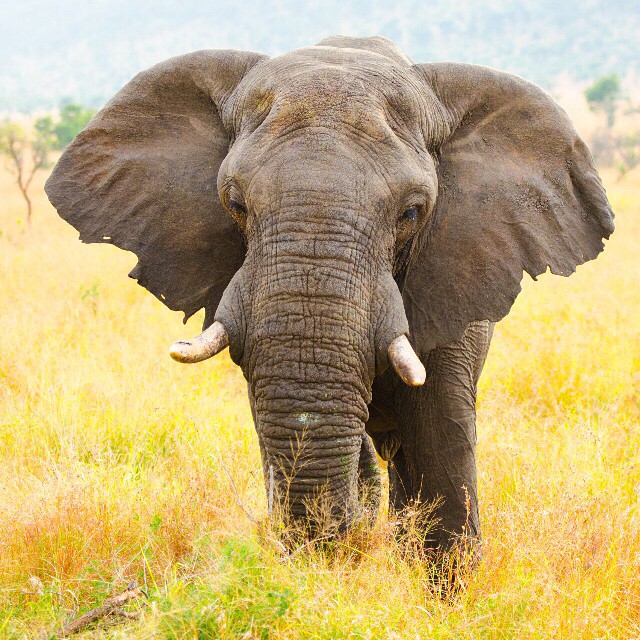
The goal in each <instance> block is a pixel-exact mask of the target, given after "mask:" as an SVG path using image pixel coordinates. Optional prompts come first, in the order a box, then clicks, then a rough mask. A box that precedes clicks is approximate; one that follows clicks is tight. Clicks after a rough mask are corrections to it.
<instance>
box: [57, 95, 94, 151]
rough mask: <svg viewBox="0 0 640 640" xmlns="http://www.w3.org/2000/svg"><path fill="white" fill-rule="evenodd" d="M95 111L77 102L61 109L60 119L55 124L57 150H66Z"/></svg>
mask: <svg viewBox="0 0 640 640" xmlns="http://www.w3.org/2000/svg"><path fill="white" fill-rule="evenodd" d="M95 113H96V111H95V109H88V108H85V107H83V106H82V105H80V104H76V103H75V102H69V103H67V104H65V105H64V106H63V107H62V109H60V119H59V120H58V122H56V123H54V124H53V129H52V131H53V134H54V136H55V139H56V148H57V149H64V148H65V147H66V146H67V145H68V144H69V143H70V142H71V141H72V140H73V139H74V138H75V137H76V136H77V135H78V134H79V133H80V131H82V130H83V129H84V128H85V127H86V126H87V123H88V122H89V120H91V118H93V116H94V115H95Z"/></svg>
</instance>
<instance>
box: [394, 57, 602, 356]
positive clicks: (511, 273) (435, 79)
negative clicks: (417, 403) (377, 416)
mask: <svg viewBox="0 0 640 640" xmlns="http://www.w3.org/2000/svg"><path fill="white" fill-rule="evenodd" d="M413 69H414V71H415V72H416V73H417V74H418V75H419V76H420V77H421V78H422V80H423V81H424V82H425V83H426V85H427V86H426V87H425V91H427V92H428V93H429V94H430V98H431V100H433V98H434V94H435V102H433V104H434V105H435V106H436V108H437V109H438V110H439V111H440V115H441V116H444V120H445V121H446V124H447V125H448V129H449V133H448V135H447V136H446V138H445V140H444V143H443V144H442V146H441V148H440V152H439V166H438V179H439V191H438V200H437V203H436V206H435V209H434V213H433V218H432V221H431V224H430V225H429V227H428V228H427V229H426V230H425V232H424V233H423V234H422V236H421V237H420V238H419V239H418V242H417V244H416V246H415V248H414V251H413V255H412V257H411V263H410V265H409V269H408V271H407V276H406V280H405V285H404V290H403V296H404V299H405V306H406V307H407V316H408V320H409V326H410V329H411V333H412V336H413V342H414V344H415V345H416V348H417V349H418V350H419V351H420V352H422V353H423V354H424V353H425V352H427V351H429V350H430V349H432V348H433V347H435V346H437V345H442V344H447V343H449V342H451V341H453V340H457V339H459V338H460V337H461V336H462V334H463V332H464V329H465V327H466V326H467V325H468V324H469V322H471V321H473V320H496V321H497V320H500V319H501V318H503V317H504V316H505V315H506V314H507V313H508V312H509V309H510V308H511V305H512V304H513V302H514V300H515V299H516V296H517V295H518V293H519V292H520V290H521V286H520V281H521V280H522V276H523V271H526V272H527V273H529V275H531V276H532V277H533V278H534V279H535V278H536V276H538V275H540V274H541V273H544V272H545V271H546V270H547V267H549V268H550V269H551V271H552V273H555V274H559V275H564V276H568V275H570V274H571V273H573V272H574V271H575V268H576V266H577V265H579V264H582V263H583V262H586V261H587V260H592V259H593V258H595V257H596V256H597V255H598V254H599V253H600V252H601V251H602V249H603V247H604V245H603V238H608V237H609V236H610V234H611V233H612V232H613V213H612V211H611V207H610V205H609V202H608V201H607V197H606V194H605V191H604V188H603V187H602V182H601V181H600V178H599V177H598V174H597V172H596V169H595V167H594V165H593V160H592V158H591V154H590V153H589V150H588V149H587V147H586V146H585V144H584V142H583V141H582V140H581V139H580V137H579V136H578V134H577V133H576V131H575V129H574V127H573V126H572V124H571V122H570V121H569V119H568V117H567V115H566V113H565V112H564V111H563V110H562V109H561V108H560V107H559V106H558V105H557V104H556V103H555V102H554V100H553V99H552V98H551V97H550V96H549V95H547V94H546V93H545V92H544V91H542V90H541V89H540V88H538V87H536V86H535V85H533V84H530V83H529V82H526V81H525V80H522V79H521V78H518V77H516V76H513V75H510V74H506V73H501V72H498V71H494V70H492V69H488V68H485V67H478V66H475V65H466V64H447V63H442V64H437V63H436V64H420V65H415V66H414V67H413Z"/></svg>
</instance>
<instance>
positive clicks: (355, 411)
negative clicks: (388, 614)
mask: <svg viewBox="0 0 640 640" xmlns="http://www.w3.org/2000/svg"><path fill="white" fill-rule="evenodd" d="M344 215H345V214H344V212H340V211H336V212H334V214H333V215H332V216H327V215H326V212H322V215H321V216H319V220H320V221H319V222H318V225H317V226H318V228H315V225H314V216H313V211H310V212H308V213H306V215H304V219H305V225H300V222H299V220H300V218H301V213H300V212H299V211H296V215H295V217H294V216H293V215H287V212H286V211H283V210H280V211H279V214H278V217H277V225H278V230H277V231H278V233H277V235H272V234H271V233H270V229H263V230H260V231H261V233H260V235H259V236H258V237H260V238H261V239H262V240H263V242H256V243H255V244H254V245H253V247H252V249H251V250H250V251H249V253H248V255H247V259H246V261H245V266H244V267H243V269H246V270H247V273H248V274H249V273H250V274H251V278H249V277H247V278H246V279H245V281H246V282H250V284H249V287H248V288H249V291H248V292H247V293H248V295H247V296H246V298H247V300H249V305H250V308H249V310H247V311H246V313H245V314H244V315H245V318H246V330H245V342H244V350H243V353H242V357H241V359H240V362H239V363H240V364H241V366H242V369H243V371H244V373H245V376H246V377H247V380H248V382H249V390H250V397H251V403H252V409H253V413H254V420H255V423H256V429H257V432H258V436H259V441H260V446H261V451H262V456H263V466H264V471H265V478H266V480H267V491H268V493H271V491H270V489H271V487H270V486H269V485H270V484H271V482H273V484H274V485H275V486H274V487H273V492H274V493H276V494H277V496H278V497H279V499H280V502H281V503H282V504H283V505H284V506H285V509H286V511H287V512H288V513H290V514H291V515H292V516H294V517H300V516H303V517H305V518H307V519H310V520H311V521H312V522H315V523H316V524H317V523H318V520H324V519H325V518H326V517H327V516H329V518H330V520H332V522H333V524H336V523H339V524H342V525H348V524H349V523H350V522H352V521H353V520H354V519H356V518H357V517H358V515H359V514H360V512H361V507H362V505H361V501H360V499H359V495H358V476H359V473H358V470H359V461H360V460H361V451H362V448H363V439H364V438H366V437H367V436H366V434H365V428H364V425H365V423H366V421H367V419H368V408H367V405H368V404H369V403H370V401H371V385H372V382H373V378H374V376H375V375H376V371H377V370H380V369H381V368H385V367H386V365H387V361H388V353H389V346H390V345H391V344H392V342H393V341H394V340H395V339H396V338H398V337H399V336H404V334H405V333H406V332H407V328H408V327H407V321H406V317H405V314H404V308H403V305H402V301H401V298H400V293H399V291H398V288H397V286H396V284H395V282H394V281H393V278H392V277H391V274H390V269H385V267H386V266H387V264H386V263H385V261H384V259H383V258H381V256H380V255H378V254H377V253H376V250H377V247H376V243H375V242H366V241H365V239H363V238H361V237H358V236H357V235H356V234H355V233H353V235H351V236H347V235H346V234H345V229H353V226H352V225H346V224H344V221H343V220H341V217H343V216H344ZM256 235H257V234H256ZM271 237H273V238H274V240H273V242H272V243H270V241H269V239H270V238H271ZM265 265H267V267H266V268H265ZM217 317H218V316H217ZM392 351H393V350H392ZM399 351H400V355H401V359H402V358H404V359H405V360H406V351H403V348H402V345H401V346H400V349H399ZM394 353H395V352H394ZM405 364H406V363H405ZM405 368H406V367H405ZM414 374H415V372H414V371H413V370H412V368H411V366H408V371H407V377H408V378H415V377H416V376H415V375H414ZM418 377H419V376H418ZM271 478H273V481H272V480H271Z"/></svg>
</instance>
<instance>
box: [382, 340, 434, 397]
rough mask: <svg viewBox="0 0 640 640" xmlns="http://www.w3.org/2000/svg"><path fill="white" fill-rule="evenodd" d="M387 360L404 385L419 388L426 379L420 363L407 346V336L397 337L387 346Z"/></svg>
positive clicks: (425, 373)
mask: <svg viewBox="0 0 640 640" xmlns="http://www.w3.org/2000/svg"><path fill="white" fill-rule="evenodd" d="M388 353H389V360H390V361H391V364H392V365H393V368H394V369H395V370H396V373H397V374H398V375H399V376H400V378H401V379H402V381H403V382H404V383H405V384H408V385H409V386H410V387H419V386H420V385H423V384H424V381H425V380H426V379H427V372H426V370H425V368H424V365H423V364H422V362H420V359H419V358H418V356H417V355H416V352H415V351H414V350H413V347H412V346H411V345H410V344H409V340H408V339H407V336H405V335H401V336H398V337H397V338H396V339H395V340H393V342H391V344H390V345H389V351H388Z"/></svg>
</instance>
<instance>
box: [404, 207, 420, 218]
mask: <svg viewBox="0 0 640 640" xmlns="http://www.w3.org/2000/svg"><path fill="white" fill-rule="evenodd" d="M417 219H418V207H411V209H407V210H406V211H405V212H404V213H403V214H402V215H401V216H400V220H410V221H411V222H414V221H415V220H417Z"/></svg>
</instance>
